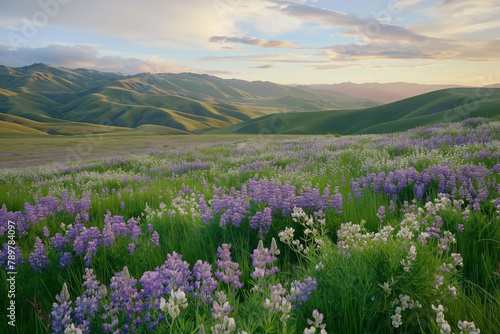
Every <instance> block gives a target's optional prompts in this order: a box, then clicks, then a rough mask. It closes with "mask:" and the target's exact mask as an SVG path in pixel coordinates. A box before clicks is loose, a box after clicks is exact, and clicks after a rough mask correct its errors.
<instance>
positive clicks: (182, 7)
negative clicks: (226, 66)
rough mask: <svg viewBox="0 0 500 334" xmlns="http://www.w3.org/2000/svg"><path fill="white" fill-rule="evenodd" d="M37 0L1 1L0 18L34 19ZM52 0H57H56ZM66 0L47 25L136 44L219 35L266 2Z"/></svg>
mask: <svg viewBox="0 0 500 334" xmlns="http://www.w3.org/2000/svg"><path fill="white" fill-rule="evenodd" d="M39 2H40V3H48V2H51V1H50V0H42V1H32V0H16V1H5V3H2V10H1V12H0V22H2V25H3V26H7V25H8V26H10V27H17V29H18V30H19V29H21V28H22V27H23V25H24V24H25V22H26V21H31V22H33V21H35V20H34V19H35V18H36V15H37V13H48V10H45V9H43V8H42V7H41V6H40V4H39ZM52 2H53V3H56V4H58V1H57V0H54V1H52ZM61 2H62V1H61ZM65 2H67V3H66V4H64V5H62V4H61V5H59V4H58V5H57V8H56V7H53V10H52V11H51V12H49V14H51V15H49V17H48V18H49V19H48V22H47V25H48V26H51V27H55V26H64V27H70V28H73V29H74V28H76V29H78V30H80V31H84V32H85V33H89V32H92V33H94V34H97V35H100V36H108V37H119V38H122V39H124V40H128V41H132V42H134V43H139V44H147V45H164V46H171V47H178V48H186V47H189V46H192V45H193V44H194V45H196V44H200V43H201V44H207V40H208V38H209V37H210V36H215V35H224V34H227V32H228V31H234V32H239V31H238V29H237V27H236V21H239V20H241V19H243V18H246V17H248V15H250V13H251V12H252V11H253V10H257V9H262V8H263V6H264V3H265V2H263V1H256V0H250V1H249V4H245V5H242V4H237V3H236V1H228V2H226V1H222V0H221V1H205V0H188V1H165V0H148V1H136V0H119V1H118V0H109V1H101V0H85V1H65ZM218 3H224V4H225V7H224V8H223V9H221V8H220V6H219V7H218V6H217V4H218ZM54 8H55V9H54ZM23 18H24V20H23Z"/></svg>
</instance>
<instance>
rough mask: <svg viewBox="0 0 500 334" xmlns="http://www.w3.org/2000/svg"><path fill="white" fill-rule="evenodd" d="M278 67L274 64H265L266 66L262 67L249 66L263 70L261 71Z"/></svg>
mask: <svg viewBox="0 0 500 334" xmlns="http://www.w3.org/2000/svg"><path fill="white" fill-rule="evenodd" d="M275 67H276V65H274V64H265V65H260V66H249V67H248V68H261V69H267V68H275Z"/></svg>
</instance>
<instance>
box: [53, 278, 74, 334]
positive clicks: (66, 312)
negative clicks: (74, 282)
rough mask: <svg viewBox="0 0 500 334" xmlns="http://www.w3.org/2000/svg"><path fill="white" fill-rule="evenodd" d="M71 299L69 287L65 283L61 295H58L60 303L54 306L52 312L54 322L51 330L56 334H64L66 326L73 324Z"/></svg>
mask: <svg viewBox="0 0 500 334" xmlns="http://www.w3.org/2000/svg"><path fill="white" fill-rule="evenodd" d="M69 298H70V296H69V292H68V286H67V285H66V283H64V284H63V288H62V291H61V293H60V294H58V295H56V300H57V301H58V303H54V304H52V311H51V312H50V315H51V320H52V326H51V328H52V333H54V334H63V333H64V331H65V329H66V326H67V325H68V324H70V323H72V322H73V321H72V320H71V312H72V311H73V307H72V306H71V304H72V302H71V301H70V300H69Z"/></svg>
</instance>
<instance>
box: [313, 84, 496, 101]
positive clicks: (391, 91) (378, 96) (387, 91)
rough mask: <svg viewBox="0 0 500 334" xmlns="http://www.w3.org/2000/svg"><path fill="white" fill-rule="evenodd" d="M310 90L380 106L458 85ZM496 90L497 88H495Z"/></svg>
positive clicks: (335, 86)
mask: <svg viewBox="0 0 500 334" xmlns="http://www.w3.org/2000/svg"><path fill="white" fill-rule="evenodd" d="M306 87H308V88H312V89H320V90H327V91H331V92H336V93H342V94H345V95H348V96H351V97H353V98H361V97H363V98H367V99H370V100H372V101H375V102H378V103H380V104H385V103H391V102H395V101H399V100H403V99H407V98H409V97H413V96H417V95H421V94H425V93H430V92H433V91H436V90H441V89H447V88H460V87H465V86H459V85H424V84H414V83H407V82H391V83H378V82H373V83H362V84H357V83H352V82H343V83H339V84H331V85H308V86H306ZM497 88H498V87H497Z"/></svg>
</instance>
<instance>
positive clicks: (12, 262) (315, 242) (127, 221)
mask: <svg viewBox="0 0 500 334" xmlns="http://www.w3.org/2000/svg"><path fill="white" fill-rule="evenodd" d="M199 138H201V137H199ZM229 139H231V138H228V139H227V141H225V142H222V143H212V144H205V145H200V146H190V147H188V148H186V147H175V148H172V147H171V146H169V147H168V148H167V147H164V148H163V149H158V151H157V152H153V153H149V154H128V155H126V156H122V155H118V156H115V157H111V155H109V156H108V157H107V158H103V159H100V160H94V161H77V162H71V161H70V163H65V164H60V165H56V164H52V165H46V166H39V167H26V168H16V169H8V168H5V169H2V170H0V204H2V205H3V207H2V209H1V210H0V244H2V245H4V246H3V248H1V249H0V250H1V251H2V253H0V265H1V266H2V270H1V272H0V282H1V283H0V308H1V309H2V310H8V307H9V305H10V303H11V301H12V300H14V301H15V327H14V326H11V325H9V322H10V321H11V319H10V318H8V317H6V316H5V315H9V314H11V313H10V311H8V312H7V311H6V312H4V311H2V321H1V322H0V332H1V333H43V332H55V333H63V332H65V331H66V332H73V333H77V332H78V333H79V332H80V331H82V332H84V333H99V332H123V333H128V332H136V333H146V332H148V331H152V330H155V331H158V332H165V333H203V332H206V333H232V332H234V333H244V332H246V333H320V332H328V333H478V332H479V330H477V329H476V328H479V329H480V331H481V333H495V332H496V331H497V330H498V328H500V299H499V298H500V267H499V264H498V259H499V258H500V224H499V223H500V218H499V216H500V213H499V211H500V200H499V197H500V194H499V193H500V185H499V181H500V176H499V172H500V122H498V121H486V120H484V119H469V120H465V121H463V122H461V123H451V124H438V125H435V126H428V127H421V128H416V129H412V130H409V131H406V132H404V133H395V134H390V135H363V136H346V137H336V136H315V137H301V138H273V139H265V138H259V140H256V139H238V140H229ZM116 144H117V145H118V143H116ZM12 272H15V274H13V273H12ZM12 277H15V284H14V283H11V282H12V280H10V281H9V280H8V279H11V278H12ZM12 287H14V294H15V296H11V293H12V291H13V290H12ZM27 300H29V301H30V302H27ZM325 325H326V327H325Z"/></svg>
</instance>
